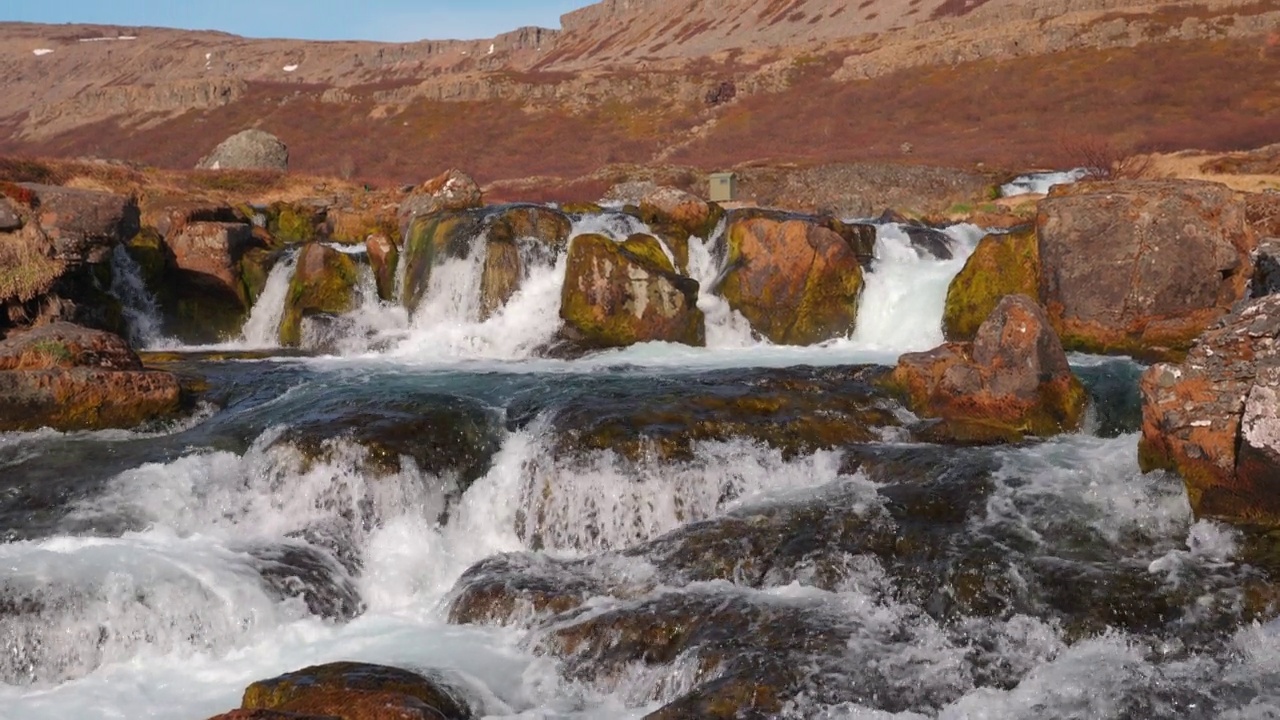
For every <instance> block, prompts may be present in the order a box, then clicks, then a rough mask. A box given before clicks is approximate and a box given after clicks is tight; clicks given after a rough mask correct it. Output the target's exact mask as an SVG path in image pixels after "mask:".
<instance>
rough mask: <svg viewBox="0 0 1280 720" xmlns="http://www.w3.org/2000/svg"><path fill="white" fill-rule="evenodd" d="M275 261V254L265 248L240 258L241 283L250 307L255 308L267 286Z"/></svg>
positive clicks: (252, 250) (249, 252)
mask: <svg viewBox="0 0 1280 720" xmlns="http://www.w3.org/2000/svg"><path fill="white" fill-rule="evenodd" d="M275 259H276V255H275V253H273V252H271V251H270V250H267V249H265V248H253V249H251V250H249V251H248V252H246V253H245V254H244V255H243V256H242V257H241V258H240V283H241V287H242V289H243V292H244V297H245V300H246V304H247V306H248V307H253V304H254V303H256V302H257V301H258V296H260V295H261V294H262V290H263V289H264V288H265V287H266V286H267V276H268V275H269V274H270V272H271V266H272V265H273V264H274V263H275Z"/></svg>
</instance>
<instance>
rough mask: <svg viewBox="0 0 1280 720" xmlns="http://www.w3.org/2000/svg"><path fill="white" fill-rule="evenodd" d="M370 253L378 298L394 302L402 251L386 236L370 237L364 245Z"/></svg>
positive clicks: (370, 262)
mask: <svg viewBox="0 0 1280 720" xmlns="http://www.w3.org/2000/svg"><path fill="white" fill-rule="evenodd" d="M364 247H365V250H366V251H367V252H368V253H369V265H370V266H371V267H372V268H373V277H374V281H375V282H376V283H377V285H378V297H379V298H381V299H382V301H383V302H393V301H394V300H395V299H396V298H395V294H396V270H397V268H398V266H399V262H400V249H399V248H397V247H396V245H395V243H393V242H391V239H390V238H388V237H387V236H386V235H370V236H369V238H368V239H367V240H365V243H364Z"/></svg>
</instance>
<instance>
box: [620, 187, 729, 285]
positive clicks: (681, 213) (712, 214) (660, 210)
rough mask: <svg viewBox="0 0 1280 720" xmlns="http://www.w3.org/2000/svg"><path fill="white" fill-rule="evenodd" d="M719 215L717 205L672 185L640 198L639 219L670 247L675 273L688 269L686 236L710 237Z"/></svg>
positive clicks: (722, 214) (721, 215)
mask: <svg viewBox="0 0 1280 720" xmlns="http://www.w3.org/2000/svg"><path fill="white" fill-rule="evenodd" d="M722 218H724V209H723V208H721V207H720V206H719V205H717V204H715V203H709V202H706V201H705V200H703V199H701V198H699V197H698V196H696V195H693V194H692V193H687V192H685V191H683V190H679V189H676V188H673V187H660V188H656V189H654V190H652V191H651V192H649V193H647V194H645V196H644V197H643V198H641V200H640V219H641V220H643V221H644V222H645V223H646V224H647V225H648V226H649V228H650V229H651V230H652V231H653V232H654V233H655V234H657V235H658V237H660V238H662V240H663V241H664V242H665V243H666V244H667V247H669V248H671V253H672V255H674V256H675V266H676V270H678V271H679V272H687V271H688V268H689V238H690V237H699V238H702V239H703V240H710V239H711V233H712V232H713V231H714V230H715V228H716V225H717V224H719V222H720V220H721V219H722Z"/></svg>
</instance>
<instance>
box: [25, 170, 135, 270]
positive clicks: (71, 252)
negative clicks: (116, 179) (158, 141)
mask: <svg viewBox="0 0 1280 720" xmlns="http://www.w3.org/2000/svg"><path fill="white" fill-rule="evenodd" d="M22 187H24V188H26V189H28V190H30V191H31V192H33V193H35V196H36V202H35V204H34V207H35V208H36V212H35V214H36V217H37V219H38V221H39V223H40V227H41V228H43V230H44V232H45V233H46V234H47V235H48V236H49V239H50V240H51V241H52V242H53V244H54V248H55V249H56V256H57V257H58V258H60V259H62V260H64V261H66V262H67V263H68V264H71V265H76V264H81V263H88V264H97V263H102V262H106V261H107V259H108V258H109V257H110V253H111V249H112V248H114V247H115V246H116V244H117V243H120V242H122V241H124V240H127V239H129V238H131V237H133V236H134V235H136V234H137V233H138V229H139V227H140V225H139V221H138V203H137V202H136V201H135V200H134V199H133V198H131V197H127V196H124V195H116V194H113V193H106V192H98V191H96V190H77V189H74V188H66V187H57V186H53V185H35V184H24V185H22Z"/></svg>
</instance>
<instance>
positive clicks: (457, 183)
mask: <svg viewBox="0 0 1280 720" xmlns="http://www.w3.org/2000/svg"><path fill="white" fill-rule="evenodd" d="M480 203H481V193H480V186H479V185H476V181H475V180H472V179H471V177H470V176H469V175H467V174H466V173H464V172H462V171H461V170H457V169H452V168H451V169H449V170H446V171H444V172H443V173H441V174H439V175H437V176H436V177H434V178H431V179H430V180H428V181H426V182H424V183H423V184H422V185H420V186H418V187H417V188H414V190H413V191H412V192H410V193H409V196H408V197H406V198H405V199H404V200H402V201H401V202H400V210H399V218H400V234H401V236H402V237H408V236H409V232H408V227H409V224H410V223H412V222H413V221H414V219H415V218H419V217H423V216H426V215H432V214H435V213H439V212H444V211H447V210H467V209H470V208H477V207H480Z"/></svg>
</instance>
